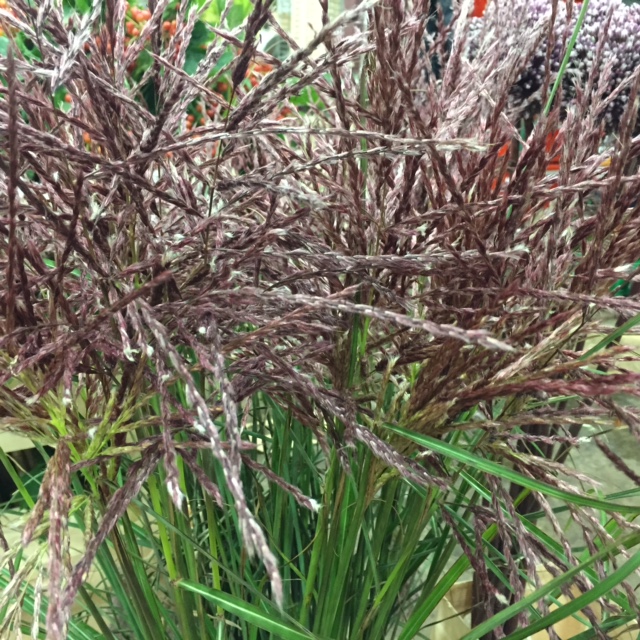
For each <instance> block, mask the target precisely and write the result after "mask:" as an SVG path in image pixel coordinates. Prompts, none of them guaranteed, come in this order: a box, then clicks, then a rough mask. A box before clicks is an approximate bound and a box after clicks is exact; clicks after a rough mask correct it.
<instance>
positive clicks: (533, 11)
mask: <svg viewBox="0 0 640 640" xmlns="http://www.w3.org/2000/svg"><path fill="white" fill-rule="evenodd" d="M580 8H581V5H579V4H575V5H574V7H573V12H572V14H571V15H570V16H568V15H567V8H566V4H565V3H564V2H562V1H561V2H559V3H558V8H557V15H556V19H555V22H554V24H553V40H554V41H553V50H552V52H551V57H550V67H551V73H552V74H553V75H555V73H556V72H557V71H558V70H559V68H560V64H561V62H562V58H563V56H564V47H563V43H564V42H568V40H569V38H570V36H571V34H572V33H573V29H574V27H575V25H576V22H577V20H578V14H579V12H580ZM506 11H508V12H510V14H511V16H518V18H517V19H516V20H512V21H510V22H508V24H507V22H505V19H504V12H506ZM551 13H552V2H551V0H511V1H510V2H509V3H508V4H505V3H504V2H499V3H498V2H495V1H494V2H490V3H489V6H488V7H487V11H486V13H485V16H484V17H483V18H474V19H472V21H471V26H470V30H469V35H468V37H469V49H468V51H469V55H470V56H471V57H474V56H475V55H477V52H478V50H479V48H480V46H481V44H482V45H487V44H489V43H491V41H492V40H493V41H495V40H496V39H497V38H503V39H504V38H505V36H506V37H507V38H508V39H509V40H510V41H511V42H512V44H513V45H514V46H518V44H519V43H523V42H526V40H527V38H528V37H530V34H531V33H532V32H533V31H534V30H535V29H536V28H544V30H545V37H543V38H542V40H541V41H540V42H539V44H538V45H537V47H536V48H535V50H534V52H533V54H532V55H531V56H530V58H529V62H528V65H527V67H526V68H525V69H524V71H523V72H522V73H521V74H520V77H519V78H518V80H517V82H516V83H515V85H514V86H513V87H512V91H511V100H512V105H513V107H514V108H515V109H516V110H518V112H519V114H520V115H522V116H524V117H531V116H533V115H534V114H535V113H537V112H538V111H539V110H540V108H541V104H540V96H539V92H540V89H541V87H542V84H543V81H544V75H545V61H546V58H547V49H548V42H549V38H548V35H547V34H548V22H549V19H550V17H551ZM501 14H503V15H501ZM609 14H611V20H610V22H609V28H608V32H605V25H606V23H607V20H608V17H609ZM486 21H489V24H487V23H486ZM514 25H517V26H516V27H515V31H514ZM487 27H489V28H487ZM507 29H508V31H507ZM605 33H606V40H605V42H604V43H603V51H602V56H601V58H600V61H599V65H598V67H599V68H598V69H595V70H594V64H595V62H596V49H597V47H598V44H599V39H600V38H602V37H604V36H605ZM481 38H482V43H480V42H479V39H481ZM639 64H640V5H637V4H634V5H625V4H624V3H623V2H622V0H591V2H590V4H589V7H588V9H587V13H586V16H585V19H584V22H583V24H582V28H581V29H580V32H579V34H578V39H577V41H576V44H575V47H574V49H573V51H572V53H571V57H570V60H569V65H568V68H567V71H566V73H565V75H564V79H563V87H562V90H563V102H564V103H565V104H569V102H570V101H571V100H572V99H573V98H575V97H576V88H584V87H585V86H586V85H587V83H588V80H589V77H590V75H591V74H592V73H593V72H594V71H597V72H598V73H599V74H600V81H603V80H606V85H605V90H604V95H605V97H607V96H611V94H612V93H613V92H614V91H615V89H616V88H617V87H618V86H619V85H620V84H621V83H622V82H624V81H625V80H628V79H629V78H630V77H631V75H632V74H633V72H634V70H635V69H636V67H637V66H638V65H639ZM628 99H629V87H628V86H627V87H625V89H624V90H622V91H620V92H619V94H617V95H616V96H615V97H614V99H612V100H611V101H610V102H609V103H608V104H607V106H606V108H605V109H604V112H603V114H602V116H603V118H604V120H605V126H606V129H607V130H608V131H614V130H616V129H617V127H618V126H619V123H620V118H621V117H622V114H623V113H624V109H625V106H626V103H627V101H628Z"/></svg>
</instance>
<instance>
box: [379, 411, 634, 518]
mask: <svg viewBox="0 0 640 640" xmlns="http://www.w3.org/2000/svg"><path fill="white" fill-rule="evenodd" d="M385 428H387V429H389V431H393V432H394V433H397V434H398V435H401V436H404V437H405V438H407V439H408V440H412V441H413V442H415V443H417V444H419V445H422V446H423V447H425V448H426V449H429V450H430V451H434V452H435V453H439V454H441V455H443V456H446V457H448V458H453V459H454V460H457V461H458V462H462V463H463V464H467V465H469V466H470V467H473V468H474V469H478V470H479V471H484V472H485V473H489V474H491V475H493V476H496V477H498V478H501V479H503V480H511V482H515V483H517V484H519V485H520V486H522V487H525V488H527V489H531V491H538V492H540V493H543V494H544V495H547V496H551V497H553V498H558V499H559V500H563V501H565V502H569V503H571V504H575V505H578V506H581V507H589V508H592V509H599V510H600V511H606V512H609V513H611V512H616V513H628V514H640V506H637V507H632V506H628V505H624V504H617V503H612V502H606V501H604V500H596V499H595V498H589V497H588V496H582V495H577V494H575V493H570V492H569V491H563V490H562V489H558V487H553V486H551V485H550V484H546V483H545V482H540V481H539V480H534V479H532V478H527V476H524V475H522V474H521V473H518V472H517V471H514V470H513V469H510V468H509V467H507V466H506V465H502V464H499V463H497V462H492V461H491V460H487V459H486V458H481V457H479V456H477V455H475V454H473V453H470V452H469V451H466V450H465V449H462V448H460V447H456V446H454V445H452V444H448V443H447V442H444V441H442V440H436V439H435V438H432V437H430V436H425V435H423V434H421V433H413V432H412V431H408V430H407V429H403V428H402V427H397V426H394V425H390V424H385Z"/></svg>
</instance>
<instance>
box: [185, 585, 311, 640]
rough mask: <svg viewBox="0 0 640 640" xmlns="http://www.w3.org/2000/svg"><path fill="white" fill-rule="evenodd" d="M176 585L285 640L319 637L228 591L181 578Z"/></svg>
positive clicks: (305, 639) (306, 639)
mask: <svg viewBox="0 0 640 640" xmlns="http://www.w3.org/2000/svg"><path fill="white" fill-rule="evenodd" d="M176 587H178V588H180V589H186V590H187V591H190V592H191V593H195V594H197V595H200V596H202V597H203V598H206V599H207V600H210V601H211V602H213V603H214V604H216V605H217V606H219V607H221V608H222V609H224V610H225V611H227V612H229V613H231V614H233V615H236V616H238V617H239V618H241V619H242V620H244V621H245V622H247V623H248V624H250V625H254V626H256V627H258V628H260V629H264V630H265V631H268V632H269V633H273V634H276V636H277V637H279V638H282V639H283V640H309V639H310V638H312V639H313V638H317V636H314V635H313V634H311V633H309V632H308V631H302V630H300V629H296V628H295V627H294V626H292V625H290V624H288V623H286V622H283V621H282V620H276V619H275V618H274V617H273V616H272V615H270V614H268V613H265V612H264V611H262V610H260V609H259V608H258V607H255V606H254V605H251V604H248V603H247V602H244V601H242V600H241V599H240V598H236V597H235V596H232V595H229V594H228V593H223V592H222V591H218V590H217V589H210V588H208V587H204V586H202V585H201V584H196V583H194V582H191V581H189V580H179V581H178V582H176Z"/></svg>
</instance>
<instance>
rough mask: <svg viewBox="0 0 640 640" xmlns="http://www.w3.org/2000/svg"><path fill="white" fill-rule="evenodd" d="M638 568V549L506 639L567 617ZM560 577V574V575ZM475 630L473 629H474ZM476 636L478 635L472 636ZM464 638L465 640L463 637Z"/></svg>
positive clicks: (520, 638)
mask: <svg viewBox="0 0 640 640" xmlns="http://www.w3.org/2000/svg"><path fill="white" fill-rule="evenodd" d="M638 568H640V551H637V552H636V553H635V554H634V555H633V556H631V558H630V559H629V560H627V562H625V563H624V564H623V565H622V566H621V567H620V568H619V569H618V570H617V571H614V572H613V573H611V574H610V575H608V576H607V577H606V578H605V579H604V580H602V582H600V583H598V584H597V585H596V586H595V587H594V588H593V589H590V590H589V591H587V592H586V593H583V594H582V595H581V596H578V597H577V598H575V600H572V601H571V602H568V603H567V604H565V605H563V606H561V607H558V608H557V609H555V610H554V611H552V612H551V613H549V614H548V615H546V616H544V617H543V618H540V620H537V621H536V622H534V623H533V624H530V625H529V626H528V627H526V628H525V629H519V630H518V631H516V632H515V633H512V634H511V635H509V636H507V638H506V640H524V638H528V637H530V636H532V635H533V634H534V633H537V632H538V631H542V630H543V629H548V628H549V627H550V626H552V625H554V624H556V623H557V622H560V620H564V619H565V618H568V617H569V616H570V615H572V614H574V613H576V612H578V611H580V610H581V609H584V608H586V607H588V606H589V605H590V604H591V603H592V602H595V601H596V600H597V599H598V598H601V597H602V596H604V595H606V594H607V593H608V592H609V591H611V589H613V588H614V587H616V586H617V585H619V584H620V583H621V582H622V581H623V580H624V579H625V578H627V577H628V576H630V575H631V574H632V573H633V572H634V571H636V570H637V569H638ZM561 577H562V576H561ZM474 631H475V630H474ZM473 637H474V638H475V637H478V636H473ZM464 640H467V638H465V639H464Z"/></svg>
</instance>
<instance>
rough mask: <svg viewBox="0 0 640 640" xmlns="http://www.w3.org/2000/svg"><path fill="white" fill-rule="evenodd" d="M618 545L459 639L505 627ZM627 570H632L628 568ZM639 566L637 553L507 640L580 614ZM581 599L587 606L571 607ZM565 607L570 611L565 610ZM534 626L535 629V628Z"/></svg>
mask: <svg viewBox="0 0 640 640" xmlns="http://www.w3.org/2000/svg"><path fill="white" fill-rule="evenodd" d="M633 538H634V540H633V541H632V543H633V544H637V543H638V542H639V541H640V536H638V534H634V536H633ZM620 546H622V541H621V542H620V543H619V544H617V545H608V546H607V547H605V548H604V549H602V550H601V551H599V552H598V553H596V554H594V555H593V556H591V557H590V558H589V559H587V560H585V561H584V562H581V563H580V564H578V565H576V566H575V567H572V568H571V569H569V570H568V571H566V572H565V573H563V574H562V575H560V576H558V577H557V578H554V579H553V580H551V581H549V582H547V584H545V585H543V586H542V587H540V588H539V589H537V590H536V591H534V592H533V593H532V594H531V595H528V596H526V597H525V598H522V600H519V601H518V602H515V603H514V604H512V605H511V606H509V607H507V608H506V609H503V610H502V611H500V612H499V613H497V614H496V615H495V616H493V617H491V618H489V620H486V621H485V622H483V623H482V624H479V625H478V626H477V627H475V628H474V629H472V630H471V631H470V632H469V633H468V634H467V635H466V636H464V638H462V640H477V639H478V638H481V637H482V636H483V635H485V634H486V633H488V632H489V631H492V630H493V629H495V628H496V627H497V626H499V625H501V624H504V623H505V622H506V621H507V620H510V619H511V618H513V617H514V616H516V615H517V614H518V613H520V612H521V611H522V610H523V609H525V608H527V607H529V606H533V605H534V604H535V603H536V602H538V601H539V600H541V599H542V598H544V597H545V596H546V595H548V594H550V593H552V592H553V591H555V590H556V589H558V588H559V587H561V586H562V585H563V584H565V583H567V582H569V581H570V580H571V579H573V578H574V577H575V576H577V575H578V574H579V573H581V572H582V571H584V570H585V569H588V568H589V567H590V566H591V565H592V564H593V563H594V562H596V561H597V560H600V559H601V558H604V557H606V556H608V555H610V554H611V553H612V552H613V551H615V550H616V549H617V548H619V547H620ZM629 567H631V568H630V569H629ZM638 567H640V551H639V552H637V553H636V554H635V555H634V556H633V557H632V558H631V560H629V561H628V562H627V563H625V564H624V565H623V566H622V567H620V569H618V571H616V572H614V573H612V574H611V575H610V576H609V577H608V578H606V579H605V580H603V581H602V582H600V583H599V584H597V585H596V586H595V587H594V588H593V589H591V590H590V591H588V592H587V593H585V594H583V595H582V596H580V597H579V598H576V599H575V600H572V601H571V602H570V603H568V604H567V605H563V606H562V607H559V608H558V609H556V610H554V611H552V612H551V613H550V614H548V615H547V616H544V617H543V618H540V620H538V621H536V622H534V623H533V624H532V625H529V626H528V627H527V629H526V631H527V633H525V634H524V635H518V634H519V633H520V631H518V632H517V633H516V634H511V635H510V636H509V638H513V639H514V640H515V638H516V637H518V638H526V637H528V636H529V635H533V634H534V633H536V631H541V630H542V629H546V628H547V627H549V626H551V625H552V624H555V623H556V622H558V621H560V620H563V619H564V618H567V617H568V616H570V615H571V614H572V613H575V612H577V611H580V609H583V608H584V607H585V606H587V604H589V603H591V602H593V601H594V600H596V599H598V598H599V597H600V596H602V595H603V594H605V593H607V591H609V590H611V589H612V588H613V587H615V586H616V585H617V584H619V582H620V581H622V580H624V578H626V577H627V576H628V575H629V574H630V573H632V572H633V571H635V569H636V568H638ZM624 571H627V573H624ZM614 576H617V580H616V581H613V577H614ZM620 576H622V577H620ZM603 585H606V588H605V587H603ZM585 597H586V598H585ZM581 598H583V599H585V600H584V601H585V602H586V604H582V605H580V606H574V603H576V602H578V601H579V600H580V599H581ZM572 606H573V608H572ZM567 607H569V608H568V609H567ZM560 611H564V613H563V614H562V615H560V614H559V612H560ZM558 615H560V617H557V616H558ZM551 618H552V619H553V621H551V622H550V621H549V620H550V619H551ZM540 625H542V626H540ZM533 627H535V629H534V628H533ZM522 631H523V632H524V631H525V630H524V629H523V630H522Z"/></svg>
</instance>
